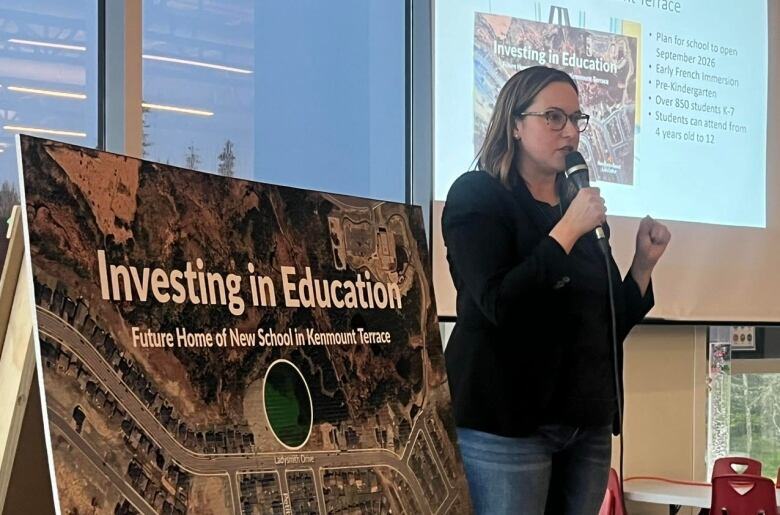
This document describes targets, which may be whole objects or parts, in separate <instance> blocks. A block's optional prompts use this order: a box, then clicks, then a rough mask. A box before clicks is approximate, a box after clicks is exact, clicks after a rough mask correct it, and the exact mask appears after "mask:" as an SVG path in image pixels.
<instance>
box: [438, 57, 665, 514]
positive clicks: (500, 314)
mask: <svg viewBox="0 0 780 515" xmlns="http://www.w3.org/2000/svg"><path fill="white" fill-rule="evenodd" d="M588 119H589V117H588V115H587V114H585V113H583V112H582V111H581V109H580V105H579V98H578V90H577V85H576V84H575V82H574V80H572V78H571V77H570V76H569V75H568V74H566V73H565V72H562V71H559V70H556V69H552V68H547V67H542V66H534V67H531V68H527V69H525V70H522V71H520V72H518V73H516V74H515V75H514V76H513V77H512V78H510V79H509V81H508V82H507V83H506V84H505V85H504V87H503V88H502V89H501V92H500V93H499V95H498V98H497V100H496V105H495V109H494V111H493V114H492V117H491V119H490V123H489V125H488V128H487V133H486V136H485V140H484V143H483V145H482V147H481V149H480V150H479V153H478V154H477V158H476V162H477V169H476V170H474V171H470V172H467V173H465V174H463V175H462V176H461V177H459V178H458V179H457V180H456V181H455V183H454V184H453V185H452V188H451V189H450V191H449V194H448V196H447V202H446V205H445V208H444V214H443V217H442V230H443V234H444V241H445V243H446V245H447V259H448V261H449V265H450V272H451V275H452V278H453V280H454V282H455V287H456V289H457V295H458V296H457V323H456V324H455V328H454V330H453V332H452V335H451V337H450V340H449V343H448V345H447V349H446V353H445V354H446V361H447V371H448V375H449V381H450V387H451V390H452V399H453V409H454V413H455V419H456V424H457V426H458V442H459V445H460V449H461V454H462V456H463V461H464V465H465V470H466V476H467V479H468V483H469V487H470V490H471V497H472V501H473V503H474V507H475V511H476V512H477V513H478V514H491V515H497V514H505V513H506V514H510V513H511V514H517V513H522V514H525V515H537V514H538V515H543V514H556V515H558V514H566V515H573V514H588V515H593V514H596V513H598V509H599V506H600V505H601V502H602V499H603V498H604V492H605V490H606V485H607V477H608V474H609V468H610V458H611V435H612V434H613V433H617V431H618V425H617V424H616V420H617V402H616V399H617V395H618V392H617V391H616V386H615V372H614V361H613V360H617V362H618V364H619V368H620V369H621V370H622V350H621V349H622V342H623V340H624V339H625V337H626V335H627V334H628V332H629V331H630V330H631V328H632V327H633V326H634V325H635V324H636V323H637V322H639V321H640V320H641V319H642V318H643V317H644V316H645V314H646V313H647V312H648V311H649V310H650V308H651V307H652V306H653V292H652V286H651V283H650V275H651V272H652V270H653V268H654V267H655V265H656V263H657V262H658V260H659V258H660V257H661V255H662V254H663V253H664V250H665V249H666V246H667V244H668V243H669V240H670V233H669V231H668V229H667V228H666V227H665V226H664V225H663V224H661V223H659V222H656V221H654V220H653V219H651V218H649V217H646V218H644V219H643V220H642V221H641V222H640V224H639V229H638V231H637V235H636V252H635V254H634V259H633V262H632V264H631V268H630V270H629V271H628V273H627V274H626V276H625V278H624V279H622V278H621V276H620V271H619V270H618V268H617V265H616V264H615V262H614V261H613V260H612V258H611V257H609V272H608V271H607V265H606V261H605V259H604V255H603V253H602V252H601V250H600V248H599V245H598V244H597V242H596V237H595V236H594V234H593V231H594V229H595V228H596V227H598V226H605V222H606V219H605V214H606V208H605V205H604V200H603V199H602V198H601V196H600V195H599V190H598V189H597V188H589V187H586V188H582V189H580V190H579V191H578V192H576V195H572V194H570V193H569V192H570V191H571V189H570V187H569V184H568V183H567V179H566V178H565V177H564V175H563V174H562V173H561V172H563V170H564V168H565V157H566V155H567V154H569V153H570V152H572V151H575V150H576V149H577V146H578V144H579V137H580V133H581V132H582V131H584V130H585V129H586V128H587V126H588ZM604 228H605V229H608V228H607V227H606V226H605V227H604ZM607 273H609V274H611V276H612V278H613V285H614V286H613V291H614V295H615V297H614V300H615V313H616V328H617V330H616V331H615V334H614V335H613V334H612V318H611V309H610V301H609V290H608V283H607ZM613 336H614V337H615V338H616V339H617V342H618V352H617V354H618V355H617V356H613V354H614V353H613V350H612V349H613V344H612V342H613ZM620 384H621V386H620V388H621V389H622V380H621V381H620Z"/></svg>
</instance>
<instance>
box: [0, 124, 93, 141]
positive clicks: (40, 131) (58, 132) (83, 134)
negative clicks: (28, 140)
mask: <svg viewBox="0 0 780 515" xmlns="http://www.w3.org/2000/svg"><path fill="white" fill-rule="evenodd" d="M3 129H5V130H7V131H14V132H32V133H35V134H54V135H56V136H73V137H76V138H86V137H87V133H86V132H77V131H61V130H58V129H46V128H41V127H22V126H20V125H3Z"/></svg>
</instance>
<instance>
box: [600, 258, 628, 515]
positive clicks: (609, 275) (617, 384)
mask: <svg viewBox="0 0 780 515" xmlns="http://www.w3.org/2000/svg"><path fill="white" fill-rule="evenodd" d="M599 248H601V249H602V250H603V252H602V254H604V264H605V265H606V268H607V288H608V289H609V313H610V319H611V323H612V326H611V331H610V332H611V333H612V367H613V372H614V380H615V397H616V399H617V409H618V430H619V431H620V476H619V477H620V505H621V506H622V508H623V512H624V513H626V514H627V513H628V510H627V509H626V500H625V498H624V497H623V394H622V392H621V389H620V384H621V381H620V367H619V366H618V356H619V354H618V341H617V314H616V312H615V288H614V284H613V281H612V266H611V264H612V263H611V262H610V259H609V258H610V256H611V253H610V250H609V246H607V245H603V246H602V245H599ZM629 273H630V272H629ZM611 437H612V436H611V435H610V438H611Z"/></svg>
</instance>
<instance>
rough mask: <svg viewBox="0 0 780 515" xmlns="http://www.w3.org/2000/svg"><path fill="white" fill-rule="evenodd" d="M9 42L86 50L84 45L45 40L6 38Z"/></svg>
mask: <svg viewBox="0 0 780 515" xmlns="http://www.w3.org/2000/svg"><path fill="white" fill-rule="evenodd" d="M8 42H9V43H17V44H19V45H31V46H42V47H46V48H59V49H61V50H78V51H79V52H86V51H87V47H85V46H79V45H65V44H62V43H47V42H46V41H32V40H29V39H16V38H11V39H9V40H8Z"/></svg>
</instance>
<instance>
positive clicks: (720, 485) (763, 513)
mask: <svg viewBox="0 0 780 515" xmlns="http://www.w3.org/2000/svg"><path fill="white" fill-rule="evenodd" d="M710 513H711V514H712V515H777V503H776V499H775V485H774V483H772V480H771V479H769V478H767V477H761V476H751V475H747V474H730V475H724V476H716V477H713V478H712V502H710Z"/></svg>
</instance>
